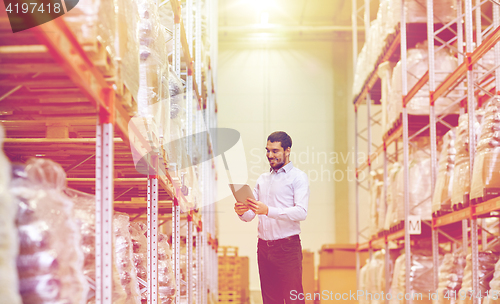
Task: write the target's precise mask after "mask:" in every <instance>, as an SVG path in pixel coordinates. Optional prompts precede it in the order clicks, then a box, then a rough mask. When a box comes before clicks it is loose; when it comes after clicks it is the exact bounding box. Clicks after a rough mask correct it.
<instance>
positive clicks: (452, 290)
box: [433, 253, 465, 304]
mask: <svg viewBox="0 0 500 304" xmlns="http://www.w3.org/2000/svg"><path fill="white" fill-rule="evenodd" d="M464 269H465V256H464V255H463V254H460V253H457V254H451V253H447V254H445V256H444V259H443V263H442V264H441V266H440V267H439V274H438V277H439V285H438V290H437V299H435V300H434V301H433V304H445V303H449V302H450V298H451V297H453V295H455V294H458V291H459V290H460V288H461V287H462V279H463V276H464Z"/></svg>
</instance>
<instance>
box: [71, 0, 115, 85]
mask: <svg viewBox="0 0 500 304" xmlns="http://www.w3.org/2000/svg"><path fill="white" fill-rule="evenodd" d="M63 18H64V21H65V22H66V24H67V25H68V27H69V28H70V29H71V31H72V32H73V34H74V35H75V37H76V39H77V40H78V42H79V44H80V45H81V46H82V48H83V50H84V51H86V53H87V55H88V56H89V58H90V60H91V61H92V62H93V63H94V65H95V66H97V68H99V69H100V71H101V72H102V73H103V75H104V76H111V77H116V76H117V71H116V60H117V53H116V50H115V42H117V40H118V39H117V38H118V37H116V29H117V26H116V22H115V18H116V13H115V4H114V1H113V0H79V1H78V5H76V6H75V7H73V8H72V9H71V10H69V11H68V12H67V13H66V14H64V16H63Z"/></svg>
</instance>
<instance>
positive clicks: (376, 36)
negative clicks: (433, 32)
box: [353, 0, 457, 96]
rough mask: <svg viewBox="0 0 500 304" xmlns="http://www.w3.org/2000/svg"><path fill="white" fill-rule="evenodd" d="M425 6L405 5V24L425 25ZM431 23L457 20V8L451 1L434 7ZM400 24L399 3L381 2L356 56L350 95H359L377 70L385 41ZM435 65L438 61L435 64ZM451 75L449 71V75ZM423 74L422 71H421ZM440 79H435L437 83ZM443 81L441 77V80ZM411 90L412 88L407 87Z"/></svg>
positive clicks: (413, 0) (420, 1) (417, 0)
mask: <svg viewBox="0 0 500 304" xmlns="http://www.w3.org/2000/svg"><path fill="white" fill-rule="evenodd" d="M426 7H427V6H426V2H425V1H424V0H410V1H405V14H406V22H407V23H427V10H426ZM433 8H434V9H433V10H434V23H443V24H446V23H448V22H450V21H452V20H453V19H455V18H456V16H457V13H456V5H455V1H453V0H444V1H439V2H436V3H434V6H433ZM400 21H401V2H400V1H397V0H382V1H380V4H379V9H378V12H377V17H376V19H375V20H373V21H372V22H371V24H370V31H369V34H368V38H367V41H366V43H365V44H364V45H363V48H362V49H361V52H360V53H359V56H358V60H357V62H356V63H357V64H356V68H355V74H354V82H353V95H354V96H356V95H358V94H359V93H360V92H361V90H362V88H363V85H364V84H365V82H366V80H367V78H368V77H369V76H370V75H371V73H372V72H373V71H374V69H375V68H376V66H375V65H376V64H377V61H378V60H379V58H380V56H381V54H382V53H383V52H384V47H385V46H386V45H387V41H386V39H387V38H388V37H389V35H391V34H393V33H394V32H395V29H396V27H397V26H398V24H399V23H400ZM436 62H437V64H439V63H438V60H436ZM451 71H453V69H452V70H449V72H451ZM424 72H425V71H424ZM439 77H440V76H437V79H438V78H439ZM443 79H444V77H443ZM409 88H411V86H409Z"/></svg>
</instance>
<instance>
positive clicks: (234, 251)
mask: <svg viewBox="0 0 500 304" xmlns="http://www.w3.org/2000/svg"><path fill="white" fill-rule="evenodd" d="M217 253H218V255H219V258H220V257H237V256H238V247H235V246H219V249H218V251H217Z"/></svg>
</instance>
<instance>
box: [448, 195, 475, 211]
mask: <svg viewBox="0 0 500 304" xmlns="http://www.w3.org/2000/svg"><path fill="white" fill-rule="evenodd" d="M469 205H470V201H469V193H466V194H464V198H463V201H462V202H459V203H456V204H455V205H452V206H451V207H452V209H453V211H458V210H462V209H464V208H467V207H469Z"/></svg>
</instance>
